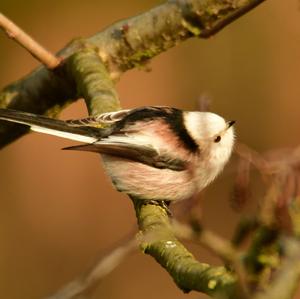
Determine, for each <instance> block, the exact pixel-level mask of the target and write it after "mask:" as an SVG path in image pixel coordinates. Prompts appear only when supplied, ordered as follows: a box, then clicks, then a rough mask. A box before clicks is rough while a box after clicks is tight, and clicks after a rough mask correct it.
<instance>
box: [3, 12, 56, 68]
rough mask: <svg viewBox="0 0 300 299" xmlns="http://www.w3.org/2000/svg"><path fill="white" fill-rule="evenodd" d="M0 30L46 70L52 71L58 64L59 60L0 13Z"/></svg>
mask: <svg viewBox="0 0 300 299" xmlns="http://www.w3.org/2000/svg"><path fill="white" fill-rule="evenodd" d="M0 28H2V29H3V30H4V32H5V33H6V34H7V36H8V37H9V38H11V39H13V40H15V41H16V42H17V43H18V44H19V45H21V46H22V47H23V48H25V49H26V50H27V51H28V52H29V53H30V54H31V55H32V56H33V57H35V58H36V59H37V60H39V61H40V62H41V63H42V64H44V65H45V66H46V67H47V68H49V69H54V68H56V67H57V66H58V65H59V64H60V59H59V58H57V57H56V56H55V55H53V54H52V53H51V52H49V51H48V50H46V49H45V48H44V47H43V46H41V45H40V44H39V43H38V42H37V41H35V40H34V39H33V38H32V37H31V36H29V35H28V34H27V33H26V32H24V31H23V30H22V29H21V28H20V27H18V26H17V25H16V24H15V23H14V22H12V21H11V20H10V19H9V18H7V17H6V16H5V15H3V14H2V13H0Z"/></svg>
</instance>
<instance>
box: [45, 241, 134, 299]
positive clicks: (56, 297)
mask: <svg viewBox="0 0 300 299" xmlns="http://www.w3.org/2000/svg"><path fill="white" fill-rule="evenodd" d="M137 247H138V241H137V240H136V238H133V239H130V240H128V241H127V242H126V243H124V244H122V245H121V246H118V247H117V248H115V249H113V250H111V252H110V253H109V254H108V255H106V256H105V257H104V258H102V259H101V260H100V261H98V262H97V263H96V265H95V266H94V267H93V268H92V269H91V270H90V271H88V273H87V274H85V275H83V276H81V277H79V278H77V279H75V280H73V281H71V282H70V283H68V284H67V285H65V286H64V287H63V288H62V289H61V290H59V291H58V292H56V293H55V294H53V295H52V296H50V297H47V298H45V299H72V298H76V297H77V296H78V295H80V294H83V293H86V292H88V291H89V290H90V289H91V288H93V287H95V286H96V285H97V284H99V282H100V281H101V280H102V279H103V278H104V277H105V276H107V275H108V274H109V273H111V272H112V271H113V270H114V269H115V268H116V267H117V266H118V265H119V264H120V263H121V262H122V261H123V260H124V259H125V258H126V257H127V256H128V254H129V253H131V252H132V251H133V250H134V249H136V248H137Z"/></svg>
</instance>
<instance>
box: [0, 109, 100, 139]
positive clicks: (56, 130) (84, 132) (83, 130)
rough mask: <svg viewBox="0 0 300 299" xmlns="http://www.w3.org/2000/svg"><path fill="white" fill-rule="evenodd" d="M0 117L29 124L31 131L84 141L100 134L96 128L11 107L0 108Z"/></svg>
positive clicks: (95, 137)
mask: <svg viewBox="0 0 300 299" xmlns="http://www.w3.org/2000/svg"><path fill="white" fill-rule="evenodd" d="M0 119H2V120H6V121H10V122H14V123H19V124H23V125H26V126H29V127H30V129H31V130H32V131H36V132H40V133H45V134H49V135H54V136H58V137H62V138H67V139H71V140H76V141H80V142H85V143H91V142H95V141H96V140H98V139H100V138H101V135H102V134H101V129H98V128H93V127H87V126H81V127H74V126H72V125H70V124H68V123H67V122H65V121H62V120H58V119H53V118H49V117H46V116H42V115H36V114H32V113H27V112H22V111H17V110H11V109H0Z"/></svg>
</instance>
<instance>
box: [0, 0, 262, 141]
mask: <svg viewBox="0 0 300 299" xmlns="http://www.w3.org/2000/svg"><path fill="white" fill-rule="evenodd" d="M264 1H265V0H207V1H202V0H173V1H168V2H166V3H164V4H162V5H160V6H157V7H155V8H153V9H152V10H150V11H147V12H145V13H143V14H140V15H138V16H136V17H133V18H130V19H127V20H123V21H121V22H118V23H115V24H113V25H112V26H110V27H108V28H107V29H105V30H104V31H102V32H99V33H97V34H95V35H94V36H92V37H90V38H88V39H82V40H75V41H74V42H72V43H70V44H69V45H67V46H66V47H65V48H64V49H63V50H62V51H60V53H59V56H60V57H63V58H64V60H65V61H67V60H68V58H69V57H70V56H71V55H72V54H74V53H75V52H78V51H81V50H82V49H83V48H91V49H94V50H95V52H96V53H97V55H99V56H100V58H101V59H102V61H103V62H104V63H105V65H106V66H107V69H108V72H109V75H110V77H111V78H114V79H115V80H116V79H118V78H119V77H120V75H121V74H122V73H123V72H125V71H127V70H129V69H131V68H134V67H136V66H140V65H142V64H143V63H145V62H146V61H148V60H150V59H151V58H153V57H155V56H156V55H158V54H160V53H162V52H164V51H166V50H168V49H170V48H171V47H174V46H176V45H178V44H179V43H181V42H183V41H185V40H186V39H188V38H191V37H203V38H207V37H209V36H212V35H213V34H215V33H216V32H218V31H219V30H221V29H222V28H224V27H225V26H227V25H228V24H230V23H231V22H232V21H234V20H235V19H236V18H238V17H240V16H241V15H243V14H245V13H246V12H248V11H249V10H251V9H252V8H253V7H255V6H257V5H258V4H260V3H262V2H264ZM65 66H66V64H62V65H60V66H59V67H58V68H57V69H56V70H55V71H50V70H48V69H47V68H45V67H41V68H38V69H37V70H35V71H33V72H32V73H31V74H29V75H27V76H25V77H24V78H22V79H21V80H18V81H17V82H15V83H12V84H10V85H9V86H7V87H5V88H4V89H3V90H2V92H0V107H1V108H5V107H8V108H12V109H16V110H24V111H28V112H32V113H38V114H46V115H51V116H56V115H57V114H58V113H59V112H60V111H61V110H62V109H63V108H64V107H65V106H66V105H68V104H70V103H71V102H73V101H75V100H76V99H77V98H78V94H77V92H76V90H77V89H76V85H75V82H74V79H73V78H71V77H70V75H68V74H67V71H66V67H65ZM24 133H26V131H24V129H22V128H20V126H18V125H7V124H6V125H5V124H3V125H2V123H1V126H0V147H3V146H5V145H6V144H8V143H9V142H11V141H13V140H15V139H17V138H18V137H20V136H22V135H23V134H24Z"/></svg>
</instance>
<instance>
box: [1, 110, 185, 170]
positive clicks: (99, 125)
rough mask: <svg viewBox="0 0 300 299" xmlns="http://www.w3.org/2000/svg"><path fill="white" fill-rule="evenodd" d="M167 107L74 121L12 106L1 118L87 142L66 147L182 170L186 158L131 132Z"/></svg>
mask: <svg viewBox="0 0 300 299" xmlns="http://www.w3.org/2000/svg"><path fill="white" fill-rule="evenodd" d="M164 109H168V108H163V107H142V108H137V109H131V110H121V111H116V112H109V113H103V114H101V115H99V116H95V117H88V118H86V119H81V120H70V121H62V120H58V119H53V118H49V117H46V116H42V115H36V114H32V113H27V112H22V111H16V110H11V109H0V119H2V120H7V121H11V122H15V123H20V124H23V125H27V126H29V127H30V129H31V130H33V131H36V132H40V133H45V134H50V135H54V136H58V137H62V138H67V139H71V140H76V141H79V142H84V143H87V144H85V145H78V146H73V147H69V148H66V149H73V150H84V151H92V152H98V153H102V154H110V155H114V156H119V157H122V158H126V159H130V160H133V161H137V162H141V163H144V164H147V165H150V166H153V167H156V168H169V169H172V170H176V171H181V170H184V169H186V167H187V165H186V162H185V161H183V160H182V159H178V158H176V157H175V156H174V157H171V156H168V155H166V154H161V153H159V152H158V150H157V149H155V148H154V147H153V146H152V145H151V143H150V142H140V141H139V140H138V139H136V138H132V135H131V134H132V132H133V131H134V132H138V131H139V129H142V128H143V127H144V126H147V121H146V120H148V119H149V118H150V119H151V118H152V117H154V116H156V117H157V114H158V115H160V114H162V113H165V112H164ZM128 118H129V119H128ZM127 120H128V121H127ZM139 123H140V124H141V125H139ZM158 138H159V136H158Z"/></svg>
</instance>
